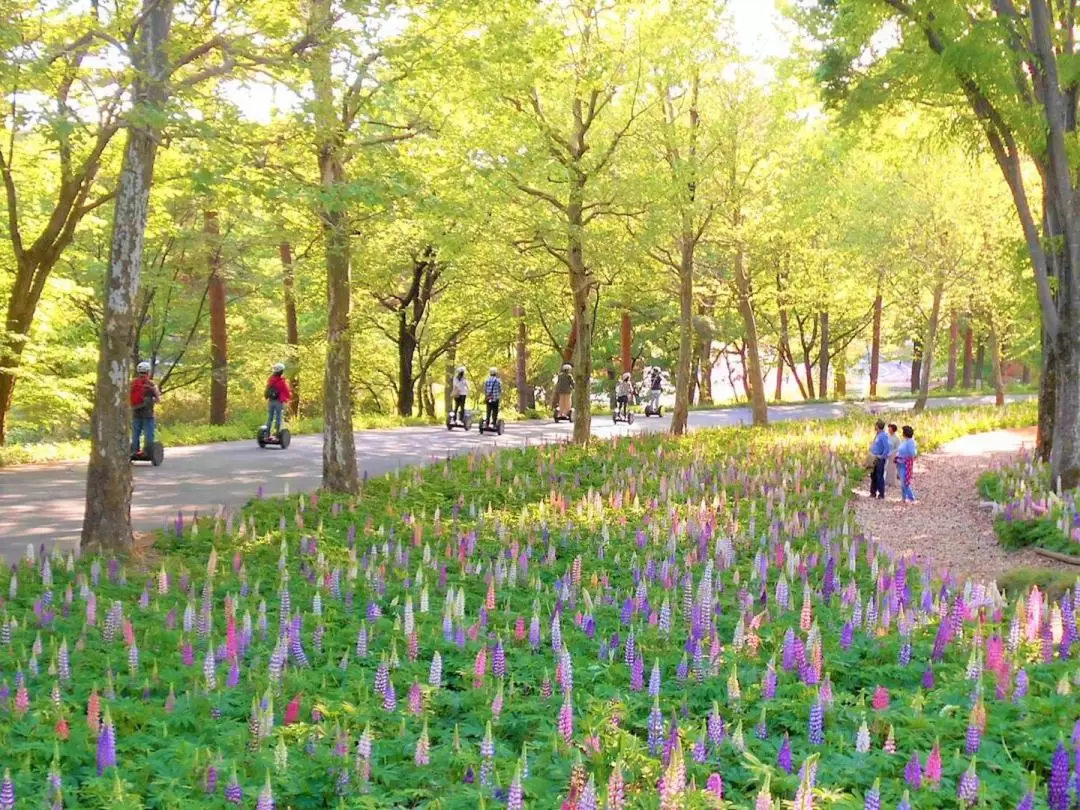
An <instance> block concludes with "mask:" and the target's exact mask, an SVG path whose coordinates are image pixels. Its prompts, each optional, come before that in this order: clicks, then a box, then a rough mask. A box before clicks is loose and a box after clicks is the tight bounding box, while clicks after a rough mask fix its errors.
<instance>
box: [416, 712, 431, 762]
mask: <svg viewBox="0 0 1080 810" xmlns="http://www.w3.org/2000/svg"><path fill="white" fill-rule="evenodd" d="M413 761H414V762H415V763H416V765H417V767H423V766H424V765H428V764H429V763H430V762H431V743H430V741H429V739H428V724H427V720H425V721H424V729H423V731H421V732H420V738H419V739H418V740H417V741H416V751H415V752H414V753H413Z"/></svg>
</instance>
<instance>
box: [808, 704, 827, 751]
mask: <svg viewBox="0 0 1080 810" xmlns="http://www.w3.org/2000/svg"><path fill="white" fill-rule="evenodd" d="M809 726H810V728H809V738H810V744H811V745H823V744H824V743H825V707H824V706H822V705H821V700H820V699H818V698H815V699H814V704H813V705H812V706H811V707H810V723H809Z"/></svg>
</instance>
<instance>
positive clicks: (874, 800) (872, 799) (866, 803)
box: [863, 779, 881, 810]
mask: <svg viewBox="0 0 1080 810" xmlns="http://www.w3.org/2000/svg"><path fill="white" fill-rule="evenodd" d="M863 810H881V780H880V779H875V780H874V786H873V787H872V788H870V790H868V791H867V792H866V796H865V797H864V798H863Z"/></svg>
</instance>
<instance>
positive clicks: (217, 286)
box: [203, 211, 229, 425]
mask: <svg viewBox="0 0 1080 810" xmlns="http://www.w3.org/2000/svg"><path fill="white" fill-rule="evenodd" d="M203 221H204V231H205V233H206V237H207V245H206V249H207V265H208V267H209V270H210V282H209V285H208V289H209V298H210V424H211V425H224V424H225V415H226V411H227V409H228V404H229V403H228V396H229V354H228V344H227V341H228V327H227V325H226V320H225V278H224V276H223V272H222V269H223V268H222V260H221V227H220V225H219V224H218V216H217V212H216V211H206V212H205V213H204V214H203Z"/></svg>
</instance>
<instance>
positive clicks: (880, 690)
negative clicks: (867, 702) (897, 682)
mask: <svg viewBox="0 0 1080 810" xmlns="http://www.w3.org/2000/svg"><path fill="white" fill-rule="evenodd" d="M871 705H872V706H873V707H874V710H875V711H879V712H883V711H885V710H886V709H888V708H889V690H888V689H886V688H885V687H884V686H878V687H877V688H875V689H874V697H873V700H872V701H871Z"/></svg>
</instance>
